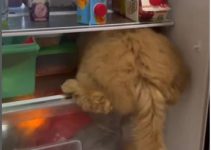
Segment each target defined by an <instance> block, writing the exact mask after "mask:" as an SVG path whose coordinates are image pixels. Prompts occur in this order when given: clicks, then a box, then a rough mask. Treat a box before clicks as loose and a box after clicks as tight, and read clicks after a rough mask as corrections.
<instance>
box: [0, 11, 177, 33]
mask: <svg viewBox="0 0 211 150" xmlns="http://www.w3.org/2000/svg"><path fill="white" fill-rule="evenodd" d="M76 17H77V16H76V12H74V11H52V12H51V13H50V19H49V21H48V22H32V21H31V20H30V18H29V15H28V13H27V12H26V11H22V12H21V11H16V13H15V12H13V13H12V14H9V18H8V23H9V29H6V30H3V31H2V36H3V37H9V36H30V35H49V34H61V33H76V32H90V31H103V30H120V29H132V28H146V27H160V26H171V25H174V22H173V21H171V20H167V21H165V22H160V23H154V22H141V23H140V22H134V21H131V20H129V19H127V18H125V17H122V16H120V15H118V14H115V13H112V12H110V13H109V14H108V23H107V24H105V25H91V26H90V25H80V24H78V23H77V22H76V20H77V18H76Z"/></svg>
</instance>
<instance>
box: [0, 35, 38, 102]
mask: <svg viewBox="0 0 211 150" xmlns="http://www.w3.org/2000/svg"><path fill="white" fill-rule="evenodd" d="M38 50H39V46H38V45H37V44H36V42H35V40H34V39H32V38H31V39H27V38H26V37H18V38H17V37H16V38H15V39H14V38H4V39H3V50H2V53H3V56H2V57H3V58H2V61H3V63H2V68H3V69H2V74H3V77H2V96H3V98H9V97H15V96H22V95H27V94H32V93H33V92H34V89H35V65H36V56H37V54H38Z"/></svg>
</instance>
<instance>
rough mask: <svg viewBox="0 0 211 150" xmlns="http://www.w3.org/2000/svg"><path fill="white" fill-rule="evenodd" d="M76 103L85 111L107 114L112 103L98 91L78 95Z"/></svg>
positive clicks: (110, 109)
mask: <svg viewBox="0 0 211 150" xmlns="http://www.w3.org/2000/svg"><path fill="white" fill-rule="evenodd" d="M76 103H77V104H78V105H79V106H81V108H82V109H83V110H84V111H86V112H92V113H103V114H108V113H110V112H111V111H112V109H113V108H112V105H111V103H110V101H109V100H108V99H106V98H105V96H103V95H102V93H100V92H94V93H93V94H92V95H90V97H80V98H79V97H78V98H77V100H76Z"/></svg>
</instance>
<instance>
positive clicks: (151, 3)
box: [113, 0, 170, 21]
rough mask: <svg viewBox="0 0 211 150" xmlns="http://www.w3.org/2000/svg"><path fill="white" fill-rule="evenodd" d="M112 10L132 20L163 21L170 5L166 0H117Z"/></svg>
mask: <svg viewBox="0 0 211 150" xmlns="http://www.w3.org/2000/svg"><path fill="white" fill-rule="evenodd" d="M113 10H114V11H116V12H118V13H120V14H122V15H124V16H126V17H127V18H129V19H131V20H133V21H164V20H166V19H167V15H168V12H169V11H170V6H169V4H168V2H167V0H123V1H120V0H119V1H118V0H117V1H115V2H113Z"/></svg>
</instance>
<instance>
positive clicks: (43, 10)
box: [28, 0, 49, 21]
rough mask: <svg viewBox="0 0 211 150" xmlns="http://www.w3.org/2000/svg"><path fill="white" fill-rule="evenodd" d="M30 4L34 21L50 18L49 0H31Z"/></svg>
mask: <svg viewBox="0 0 211 150" xmlns="http://www.w3.org/2000/svg"><path fill="white" fill-rule="evenodd" d="M28 5H29V8H30V18H31V20H32V21H48V20H49V0H29V1H28Z"/></svg>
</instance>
